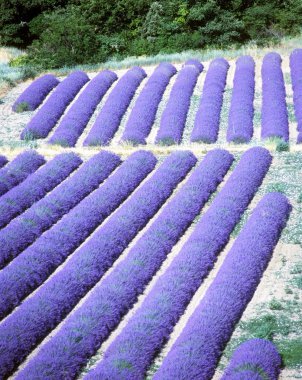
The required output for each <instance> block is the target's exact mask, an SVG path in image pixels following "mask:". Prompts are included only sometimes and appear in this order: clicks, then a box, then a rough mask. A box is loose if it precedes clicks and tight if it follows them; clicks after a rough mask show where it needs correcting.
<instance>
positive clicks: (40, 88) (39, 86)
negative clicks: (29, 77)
mask: <svg viewBox="0 0 302 380" xmlns="http://www.w3.org/2000/svg"><path fill="white" fill-rule="evenodd" d="M59 83H60V81H59V80H58V79H57V78H56V77H55V76H54V75H52V74H46V75H43V76H42V77H41V78H38V79H36V80H35V81H34V82H32V83H31V84H30V85H29V86H28V87H27V88H26V89H25V90H24V91H23V92H22V94H21V95H20V96H19V97H18V99H17V100H16V101H15V103H14V104H13V111H15V112H22V111H34V110H35V109H36V108H38V106H39V105H40V104H41V103H42V102H43V100H44V99H45V98H46V96H47V95H48V94H49V93H50V91H51V90H52V89H53V88H55V87H56V86H57V85H58V84H59Z"/></svg>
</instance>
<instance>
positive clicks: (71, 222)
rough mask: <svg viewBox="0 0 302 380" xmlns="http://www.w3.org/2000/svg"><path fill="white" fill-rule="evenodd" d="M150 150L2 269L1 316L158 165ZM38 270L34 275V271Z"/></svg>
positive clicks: (137, 155)
mask: <svg viewBox="0 0 302 380" xmlns="http://www.w3.org/2000/svg"><path fill="white" fill-rule="evenodd" d="M155 163H156V159H155V157H154V156H153V154H152V153H150V152H142V151H140V152H136V153H134V154H133V155H131V156H130V157H129V158H128V159H127V160H126V161H125V162H124V163H123V164H122V165H121V166H120V167H119V168H118V169H117V170H116V171H115V172H114V173H113V175H112V176H110V177H109V178H108V179H107V180H106V181H105V182H104V183H103V184H102V185H101V186H100V187H99V188H98V189H97V190H96V191H94V192H93V193H91V194H90V195H88V196H87V197H86V198H85V199H83V200H82V201H81V202H80V203H79V204H78V205H77V206H76V207H74V208H73V209H72V210H71V211H70V212H69V213H68V214H66V215H65V216H64V217H63V218H62V219H61V220H60V221H59V222H58V223H56V224H55V225H54V226H53V227H52V228H51V229H50V230H48V231H46V232H45V233H44V234H43V235H42V236H41V237H40V238H39V239H37V240H36V241H35V242H34V243H33V244H32V245H31V246H29V247H28V248H27V249H26V250H25V251H23V252H22V254H21V255H19V256H18V257H16V259H15V260H13V262H12V263H11V264H10V265H8V266H7V267H6V268H4V269H3V270H2V271H0V278H1V279H2V280H0V291H1V292H2V294H3V295H4V296H3V298H1V299H0V317H3V316H4V315H6V314H7V313H8V312H9V311H11V310H12V309H13V308H14V307H15V306H17V305H18V304H20V302H21V301H22V299H23V298H24V297H26V296H27V295H28V294H30V292H31V291H32V290H34V289H35V288H36V287H37V286H39V285H41V284H42V283H43V281H45V280H46V278H47V277H48V276H49V275H50V274H51V273H52V272H53V271H54V270H55V269H56V268H57V267H58V266H59V265H60V264H61V263H62V262H63V261H64V260H65V259H66V257H67V256H68V255H69V254H71V253H72V252H73V251H74V250H75V249H76V248H77V247H78V246H79V245H80V244H81V243H82V242H83V241H84V240H85V239H86V238H87V237H88V236H89V235H90V234H91V233H92V232H93V231H94V229H95V228H96V227H98V225H99V224H101V223H102V222H103V221H104V219H105V218H107V217H108V216H109V215H110V214H111V213H112V212H113V211H114V210H115V209H116V208H117V207H118V206H119V205H120V204H121V203H122V202H123V201H124V200H125V199H126V198H127V197H128V196H129V195H130V194H131V193H132V191H134V190H135V188H136V187H137V186H138V185H139V183H140V182H141V181H142V180H143V179H144V178H145V176H146V175H147V174H148V173H150V171H151V170H152V169H153V168H154V166H155ZM33 271H34V273H35V275H34V277H33V276H32V273H33Z"/></svg>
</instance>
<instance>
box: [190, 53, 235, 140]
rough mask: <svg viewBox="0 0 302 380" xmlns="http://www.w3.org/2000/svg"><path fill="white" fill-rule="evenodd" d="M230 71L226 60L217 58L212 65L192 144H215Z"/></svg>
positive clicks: (197, 115)
mask: <svg viewBox="0 0 302 380" xmlns="http://www.w3.org/2000/svg"><path fill="white" fill-rule="evenodd" d="M228 69H229V64H228V62H227V61H226V60H225V59H224V58H217V59H215V60H214V61H212V62H211V64H210V67H209V70H208V72H207V75H206V78H205V82H204V86H203V91H202V95H201V99H200V103H199V108H198V111H197V113H196V117H195V122H194V128H193V131H192V134H191V141H192V142H200V141H202V142H205V143H214V142H215V141H216V140H217V137H218V131H219V122H220V112H221V107H222V102H223V92H224V88H225V84H226V77H227V72H228Z"/></svg>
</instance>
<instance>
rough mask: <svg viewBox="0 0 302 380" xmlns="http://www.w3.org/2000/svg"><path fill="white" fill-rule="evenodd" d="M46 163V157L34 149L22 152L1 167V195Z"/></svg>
mask: <svg viewBox="0 0 302 380" xmlns="http://www.w3.org/2000/svg"><path fill="white" fill-rule="evenodd" d="M44 163H45V160H44V158H43V157H42V156H41V155H40V154H38V153H37V152H36V151H34V150H28V151H25V152H23V153H20V154H19V155H18V156H17V157H16V158H15V159H14V160H12V161H11V162H9V163H8V164H7V165H6V166H4V168H1V169H0V196H1V195H3V194H5V193H6V192H7V191H9V190H10V189H12V188H13V187H14V186H16V185H18V184H19V183H21V182H22V181H24V180H25V179H26V178H27V177H28V176H29V175H30V174H32V173H34V172H35V171H36V170H37V169H38V168H39V167H40V166H41V165H43V164H44Z"/></svg>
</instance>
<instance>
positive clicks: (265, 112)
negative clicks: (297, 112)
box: [261, 52, 289, 141]
mask: <svg viewBox="0 0 302 380" xmlns="http://www.w3.org/2000/svg"><path fill="white" fill-rule="evenodd" d="M281 62H282V59H281V57H280V55H279V54H278V53H274V52H273V53H268V54H266V56H265V57H264V58H263V62H262V68H261V76H262V109H261V137H262V138H263V139H266V138H269V137H280V138H282V139H283V140H285V141H288V139H289V127H288V115H287V108H286V93H285V85H284V78H283V73H282V69H281Z"/></svg>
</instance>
